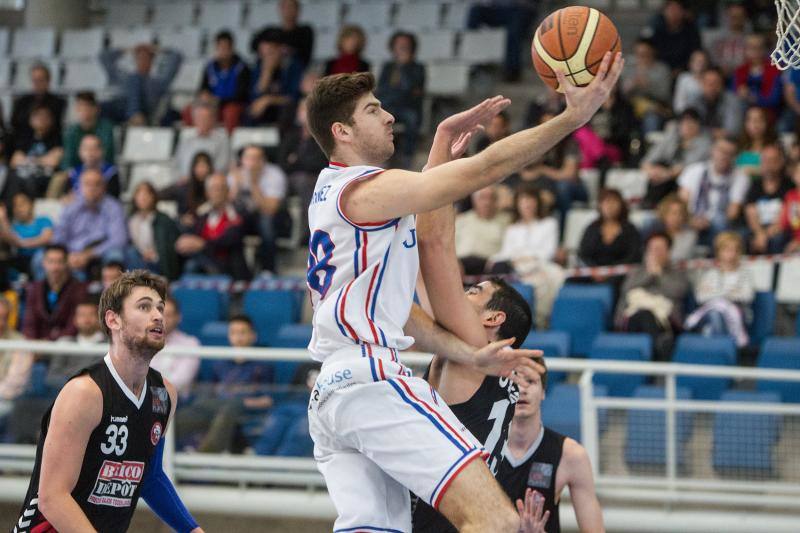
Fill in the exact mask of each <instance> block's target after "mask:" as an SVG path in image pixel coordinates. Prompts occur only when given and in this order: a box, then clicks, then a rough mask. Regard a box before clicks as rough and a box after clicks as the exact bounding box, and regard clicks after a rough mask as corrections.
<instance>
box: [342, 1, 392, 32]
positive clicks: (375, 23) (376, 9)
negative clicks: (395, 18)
mask: <svg viewBox="0 0 800 533" xmlns="http://www.w3.org/2000/svg"><path fill="white" fill-rule="evenodd" d="M391 15H392V5H391V4H388V3H385V2H360V3H350V4H349V5H348V6H347V14H346V15H345V23H347V24H355V25H357V26H360V27H361V29H363V30H364V31H365V32H367V34H368V35H369V34H370V33H371V32H372V31H374V30H379V29H383V28H386V27H387V26H389V23H390V22H391V20H390V19H391Z"/></svg>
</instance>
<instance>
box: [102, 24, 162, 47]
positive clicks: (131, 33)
mask: <svg viewBox="0 0 800 533" xmlns="http://www.w3.org/2000/svg"><path fill="white" fill-rule="evenodd" d="M153 35H154V34H153V29H152V28H143V27H138V28H111V29H110V30H109V31H108V38H109V43H108V45H109V46H110V47H111V48H133V47H134V46H136V45H139V44H144V43H152V42H153Z"/></svg>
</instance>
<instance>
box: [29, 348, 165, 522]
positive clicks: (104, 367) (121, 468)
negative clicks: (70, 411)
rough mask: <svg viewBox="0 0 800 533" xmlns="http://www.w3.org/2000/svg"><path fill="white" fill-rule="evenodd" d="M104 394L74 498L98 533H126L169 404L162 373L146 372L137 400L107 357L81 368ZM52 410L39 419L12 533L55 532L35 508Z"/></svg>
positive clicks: (80, 373) (36, 507)
mask: <svg viewBox="0 0 800 533" xmlns="http://www.w3.org/2000/svg"><path fill="white" fill-rule="evenodd" d="M83 374H88V375H89V376H90V377H91V378H92V379H93V380H94V382H95V383H97V386H98V387H100V390H101V391H102V393H103V417H102V418H101V421H100V424H99V425H98V426H97V427H96V428H95V429H94V431H92V434H91V436H90V437H89V442H88V443H87V445H86V452H85V454H84V457H83V464H82V465H81V472H80V475H79V476H78V482H77V483H76V484H75V489H74V490H73V491H72V497H73V498H74V499H75V501H76V502H77V503H78V505H79V506H80V508H81V510H83V512H84V513H85V514H86V516H87V518H88V519H89V521H90V522H91V523H92V525H93V526H94V528H95V529H96V530H97V531H99V532H114V533H118V532H120V531H126V530H127V529H128V525H129V523H130V521H131V518H132V517H133V511H134V510H135V509H136V503H137V502H138V500H139V492H140V484H141V482H142V480H143V478H144V476H145V474H146V472H147V471H148V469H149V467H150V459H151V457H152V456H153V452H154V450H155V447H156V445H157V444H158V441H159V439H161V436H162V434H163V432H164V428H165V427H166V425H167V420H168V418H169V412H170V399H169V394H168V392H167V389H166V387H165V386H164V381H163V379H162V378H161V374H159V373H158V372H157V371H155V370H153V369H152V368H151V369H150V370H149V371H148V372H147V378H146V380H145V384H144V387H143V389H142V393H141V394H140V395H139V397H138V398H137V397H135V396H134V394H133V392H131V391H130V390H129V389H128V388H127V386H126V385H125V384H124V382H123V381H122V378H120V377H119V374H117V372H116V370H115V369H114V367H113V365H112V364H111V357H110V356H109V355H106V357H105V358H104V359H103V360H101V361H98V362H97V363H95V364H94V365H92V366H90V367H87V368H85V369H84V370H82V371H81V372H79V373H78V374H76V375H75V376H73V378H71V379H74V378H75V377H78V376H80V375H83ZM52 410H53V406H52V405H51V406H50V409H48V410H47V412H46V413H45V415H44V417H42V435H41V438H40V439H39V445H38V447H37V449H36V463H35V465H34V468H33V474H32V475H31V481H30V485H28V493H27V495H26V496H25V503H24V504H23V506H22V511H21V512H20V517H19V520H18V521H17V523H16V524H15V527H14V529H13V531H14V533H47V532H54V531H55V529H54V528H53V527H52V526H51V525H50V524H49V523H48V521H47V519H46V518H45V517H44V516H43V515H42V513H40V512H39V509H38V490H39V476H40V472H41V464H42V449H43V447H44V441H45V438H46V437H47V428H48V426H49V424H50V414H51V412H52Z"/></svg>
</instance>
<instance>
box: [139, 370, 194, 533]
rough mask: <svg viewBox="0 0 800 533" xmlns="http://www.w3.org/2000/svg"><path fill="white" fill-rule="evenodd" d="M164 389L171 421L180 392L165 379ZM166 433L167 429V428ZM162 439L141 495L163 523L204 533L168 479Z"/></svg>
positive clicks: (181, 531) (186, 530)
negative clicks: (168, 400)
mask: <svg viewBox="0 0 800 533" xmlns="http://www.w3.org/2000/svg"><path fill="white" fill-rule="evenodd" d="M164 386H165V387H166V388H167V392H168V393H169V399H170V404H171V409H170V413H169V419H170V420H174V418H175V409H176V407H177V405H178V393H177V392H176V391H175V386H174V385H173V384H172V383H170V382H169V381H167V380H166V379H165V380H164ZM164 434H166V428H164ZM165 438H166V437H163V436H162V437H161V440H160V441H159V442H158V446H156V449H155V451H154V452H153V458H152V462H151V464H150V469H149V470H148V472H147V476H146V477H145V478H144V480H143V481H142V490H141V496H142V499H143V500H144V501H146V502H147V505H149V506H150V509H152V510H153V512H154V513H156V514H157V515H158V517H159V518H161V520H162V521H163V522H164V523H165V524H167V525H168V526H169V527H171V528H172V529H174V530H175V531H178V532H179V533H187V532H189V533H203V530H202V529H201V528H200V527H199V526H198V525H197V521H195V519H194V518H193V517H192V515H191V513H189V511H188V510H187V509H186V507H185V506H184V505H183V502H182V501H181V498H180V496H178V493H177V492H176V491H175V487H174V485H173V484H172V481H171V480H170V479H169V477H167V474H166V473H165V472H164V469H163V468H162V462H163V458H164V439H165Z"/></svg>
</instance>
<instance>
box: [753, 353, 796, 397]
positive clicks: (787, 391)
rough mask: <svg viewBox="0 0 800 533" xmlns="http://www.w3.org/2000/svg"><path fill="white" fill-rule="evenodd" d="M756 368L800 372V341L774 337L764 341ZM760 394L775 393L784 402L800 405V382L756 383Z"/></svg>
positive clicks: (767, 381) (769, 381)
mask: <svg viewBox="0 0 800 533" xmlns="http://www.w3.org/2000/svg"><path fill="white" fill-rule="evenodd" d="M756 366H757V367H759V368H786V369H791V370H800V339H798V338H795V337H785V338H781V337H772V338H769V339H767V340H766V341H764V344H763V345H762V347H761V353H760V354H759V355H758V361H757V362H756ZM756 389H757V390H758V391H759V392H775V393H777V394H779V395H780V397H781V399H782V400H783V401H784V402H791V403H800V382H797V381H772V380H766V379H760V380H758V381H756Z"/></svg>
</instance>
